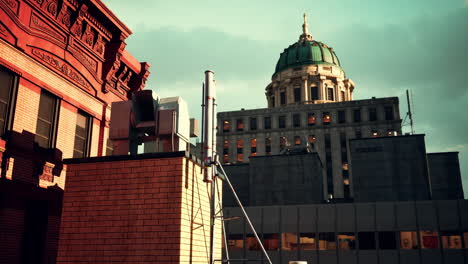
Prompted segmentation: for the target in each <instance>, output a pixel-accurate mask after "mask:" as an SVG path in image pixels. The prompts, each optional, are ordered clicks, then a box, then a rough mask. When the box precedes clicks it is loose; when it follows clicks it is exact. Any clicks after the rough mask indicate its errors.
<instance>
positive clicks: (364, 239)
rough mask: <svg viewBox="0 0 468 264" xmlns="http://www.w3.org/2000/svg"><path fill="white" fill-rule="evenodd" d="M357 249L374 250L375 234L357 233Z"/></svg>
mask: <svg viewBox="0 0 468 264" xmlns="http://www.w3.org/2000/svg"><path fill="white" fill-rule="evenodd" d="M358 239H359V249H375V233H374V232H359V233H358Z"/></svg>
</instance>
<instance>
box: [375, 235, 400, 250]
mask: <svg viewBox="0 0 468 264" xmlns="http://www.w3.org/2000/svg"><path fill="white" fill-rule="evenodd" d="M379 248H380V249H396V234H395V232H379Z"/></svg>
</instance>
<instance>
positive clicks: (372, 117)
mask: <svg viewBox="0 0 468 264" xmlns="http://www.w3.org/2000/svg"><path fill="white" fill-rule="evenodd" d="M376 120H377V109H375V108H374V107H372V108H369V121H376Z"/></svg>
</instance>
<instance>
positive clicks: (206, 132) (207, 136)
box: [202, 71, 216, 182]
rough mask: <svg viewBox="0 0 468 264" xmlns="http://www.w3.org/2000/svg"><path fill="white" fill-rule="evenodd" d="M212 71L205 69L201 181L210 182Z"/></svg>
mask: <svg viewBox="0 0 468 264" xmlns="http://www.w3.org/2000/svg"><path fill="white" fill-rule="evenodd" d="M213 77H214V72H212V71H205V85H204V96H205V98H204V109H205V110H204V111H203V114H204V117H203V121H204V124H203V146H202V147H203V162H204V164H205V168H206V170H205V176H204V178H203V181H205V182H212V181H213V174H214V170H213V169H212V166H211V165H212V163H213V162H214V156H215V153H214V152H215V150H214V148H215V145H216V140H215V137H216V133H215V129H216V113H215V106H214V100H215V97H216V87H215V84H214V80H213Z"/></svg>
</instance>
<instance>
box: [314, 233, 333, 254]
mask: <svg viewBox="0 0 468 264" xmlns="http://www.w3.org/2000/svg"><path fill="white" fill-rule="evenodd" d="M318 245H319V250H334V249H336V240H335V233H333V232H327V233H319V244H318Z"/></svg>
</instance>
